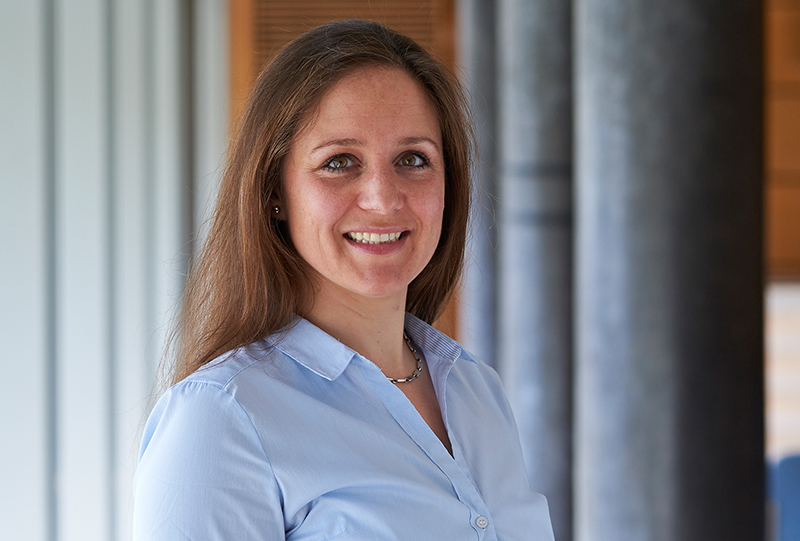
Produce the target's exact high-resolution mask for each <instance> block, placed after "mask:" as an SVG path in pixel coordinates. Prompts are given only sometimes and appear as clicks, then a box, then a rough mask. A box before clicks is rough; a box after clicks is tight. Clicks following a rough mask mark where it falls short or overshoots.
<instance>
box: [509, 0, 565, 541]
mask: <svg viewBox="0 0 800 541" xmlns="http://www.w3.org/2000/svg"><path fill="white" fill-rule="evenodd" d="M499 8H500V9H499V26H498V39H499V41H498V42H499V44H500V73H499V78H498V87H499V90H498V99H499V104H500V124H499V126H500V128H499V132H500V149H501V150H500V172H501V189H500V201H501V212H500V262H501V263H500V269H501V272H500V285H501V297H500V298H501V309H500V314H501V315H500V321H501V325H500V329H501V330H500V332H499V335H500V343H501V345H500V348H499V350H500V357H499V363H498V364H499V367H500V370H501V374H502V377H503V381H504V383H505V386H506V390H507V391H508V395H509V399H510V400H511V403H512V406H513V408H514V413H515V415H516V418H517V424H518V426H519V431H520V437H521V440H522V446H523V451H524V453H525V459H526V462H527V466H528V471H529V474H530V481H531V486H532V487H533V489H534V490H536V491H538V492H542V493H543V494H545V496H547V499H548V502H549V504H550V513H551V517H552V520H553V527H554V531H555V536H556V539H558V540H559V541H569V540H570V539H571V538H572V528H571V524H572V497H571V493H572V405H571V403H572V392H571V390H572V377H571V372H572V371H571V364H572V343H571V338H572V332H571V327H572V250H573V245H572V173H571V170H572V167H571V163H572V77H571V70H572V64H571V31H570V27H571V0H539V1H536V2H530V1H527V0H502V1H500V6H499Z"/></svg>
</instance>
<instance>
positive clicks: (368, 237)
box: [346, 231, 403, 244]
mask: <svg viewBox="0 0 800 541" xmlns="http://www.w3.org/2000/svg"><path fill="white" fill-rule="evenodd" d="M402 234H403V232H402V231H397V232H396V233H380V234H379V233H354V232H353V233H346V236H347V238H349V239H350V240H354V241H356V242H360V243H361V244H387V243H389V242H394V241H396V240H400V237H401V235H402Z"/></svg>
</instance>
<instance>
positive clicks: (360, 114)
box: [134, 21, 552, 540]
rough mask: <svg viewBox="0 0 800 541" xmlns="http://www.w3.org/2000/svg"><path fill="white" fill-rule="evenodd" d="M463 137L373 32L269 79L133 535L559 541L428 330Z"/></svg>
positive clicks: (303, 53) (313, 54)
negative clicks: (553, 539) (553, 535)
mask: <svg viewBox="0 0 800 541" xmlns="http://www.w3.org/2000/svg"><path fill="white" fill-rule="evenodd" d="M471 141H472V139H471V137H470V132H469V129H468V125H467V123H466V119H465V107H464V100H463V97H462V95H461V93H460V91H459V89H458V87H457V85H456V84H455V83H453V82H452V81H451V79H450V78H449V77H448V76H447V75H446V74H445V72H444V71H443V69H442V68H441V67H440V66H439V65H438V64H437V63H436V62H435V61H434V60H433V59H432V58H431V57H430V56H429V55H428V54H427V53H425V52H424V51H423V50H422V49H421V48H420V47H419V46H418V45H417V44H416V43H414V42H413V41H411V40H410V39H408V38H406V37H404V36H401V35H399V34H396V33H394V32H392V31H390V30H388V29H386V28H384V27H383V26H381V25H380V24H377V23H368V22H364V21H341V22H336V23H330V24H327V25H324V26H321V27H319V28H316V29H314V30H312V31H310V32H308V33H306V34H305V35H303V36H301V37H300V38H298V39H297V40H295V41H294V42H292V43H291V44H289V45H288V46H287V47H286V48H284V49H283V50H282V51H281V52H280V53H279V54H278V55H277V57H276V58H275V60H274V61H273V62H272V63H271V64H270V65H269V66H268V67H267V69H266V70H265V71H264V72H263V73H262V74H261V76H260V77H259V79H258V81H257V82H256V85H255V89H254V91H253V95H252V97H251V99H250V103H249V105H248V108H247V111H246V113H245V116H244V120H243V123H242V126H241V129H240V131H239V134H238V137H237V139H236V141H235V143H234V145H233V147H232V149H231V153H230V156H229V160H228V166H227V169H226V172H225V175H224V179H223V184H222V187H221V190H220V195H219V201H218V204H217V209H216V215H215V218H214V223H213V226H212V231H211V233H210V236H209V239H208V242H207V245H206V247H205V249H204V251H203V254H202V256H201V258H200V260H199V263H198V264H197V266H196V268H194V269H193V271H192V274H191V276H190V279H189V283H188V286H187V290H186V294H185V301H184V307H183V316H182V320H181V322H180V328H179V334H180V336H179V344H178V346H179V347H178V365H177V370H176V374H175V376H174V378H173V383H174V384H175V385H173V387H172V388H171V389H169V390H168V391H167V392H166V393H165V394H164V395H163V396H162V397H161V399H160V400H159V402H158V403H157V404H156V406H155V408H154V410H153V412H152V414H151V416H150V419H149V420H148V423H147V426H146V428H145V434H144V439H143V444H142V450H141V455H140V462H139V468H138V471H137V474H136V483H135V493H136V510H135V521H134V522H135V537H136V538H137V539H204V540H205V539H227V540H233V539H235V540H247V539H270V540H273V539H291V540H301V539H309V540H311V539H313V540H328V539H334V538H336V539H342V540H344V539H364V540H383V539H386V540H389V539H397V540H400V539H402V540H420V539H431V540H443V539H458V540H461V539H500V540H517V539H530V540H551V539H552V530H551V527H550V522H549V517H548V512H547V505H546V503H545V500H544V498H543V497H542V496H540V495H537V494H534V493H532V492H531V491H530V489H529V487H528V482H527V479H526V474H525V470H524V465H523V461H522V455H521V452H520V447H519V441H518V436H517V433H516V428H515V426H514V421H513V418H512V415H511V411H510V408H509V406H508V403H507V401H506V399H505V397H504V395H503V392H502V389H501V386H500V383H499V380H498V378H497V375H496V374H495V373H494V372H493V371H492V370H491V369H490V368H488V367H487V366H486V365H484V364H482V363H481V362H479V361H476V360H474V359H472V358H471V357H470V356H469V355H468V354H467V353H466V352H464V351H462V349H461V348H460V346H459V345H458V344H457V343H455V342H453V341H452V340H450V339H449V338H447V337H446V336H444V335H442V334H441V333H439V332H438V331H436V330H434V329H433V328H432V327H430V325H429V323H430V322H432V321H433V320H434V319H435V318H436V316H437V315H438V314H439V313H440V311H441V309H442V307H443V305H444V303H445V301H446V300H447V299H448V297H449V295H450V293H451V292H452V290H453V287H454V284H455V283H456V280H457V279H458V276H459V271H460V268H461V263H462V259H463V253H464V244H465V237H466V226H467V215H468V209H469V193H470V186H469V166H470V156H471V148H472V142H471Z"/></svg>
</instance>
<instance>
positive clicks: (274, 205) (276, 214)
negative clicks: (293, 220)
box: [268, 193, 286, 221]
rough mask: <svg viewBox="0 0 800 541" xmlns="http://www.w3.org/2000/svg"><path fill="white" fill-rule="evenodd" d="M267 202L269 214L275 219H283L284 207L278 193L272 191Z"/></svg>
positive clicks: (284, 215)
mask: <svg viewBox="0 0 800 541" xmlns="http://www.w3.org/2000/svg"><path fill="white" fill-rule="evenodd" d="M268 203H269V207H268V208H269V214H270V216H271V217H272V218H274V219H276V220H280V221H285V220H286V209H285V208H284V206H283V202H282V200H281V197H280V196H279V195H278V194H275V193H273V194H272V195H271V196H270V198H269V199H268Z"/></svg>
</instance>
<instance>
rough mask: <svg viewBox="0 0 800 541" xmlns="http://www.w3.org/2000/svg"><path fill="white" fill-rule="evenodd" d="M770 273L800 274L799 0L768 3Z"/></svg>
mask: <svg viewBox="0 0 800 541" xmlns="http://www.w3.org/2000/svg"><path fill="white" fill-rule="evenodd" d="M766 9H767V13H766V17H765V23H766V32H765V40H766V43H765V54H766V59H765V66H766V73H765V78H766V80H765V132H766V133H765V138H766V141H765V143H766V145H765V159H766V164H765V169H766V190H767V194H766V198H765V201H766V220H767V224H766V225H767V226H766V228H765V231H766V248H767V255H766V261H767V272H768V274H769V276H770V277H772V278H779V279H780V278H790V279H798V278H800V0H771V1H768V2H766Z"/></svg>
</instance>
